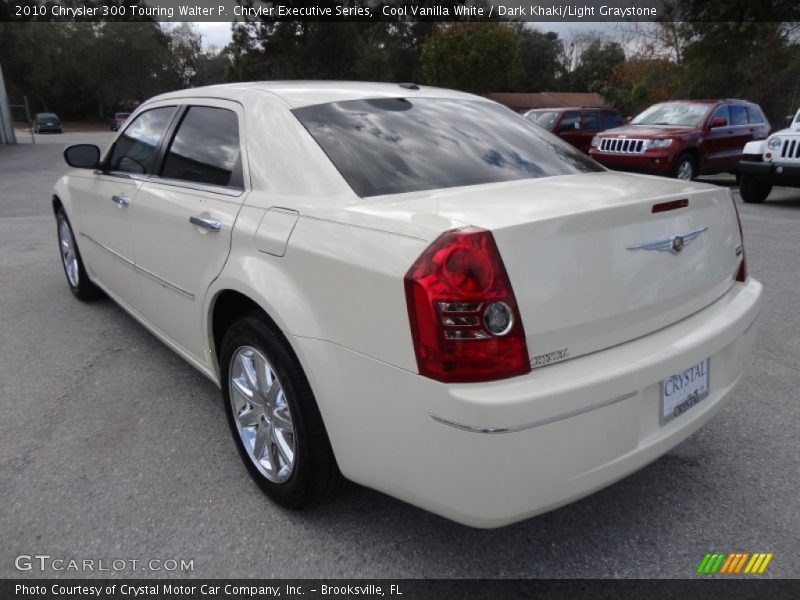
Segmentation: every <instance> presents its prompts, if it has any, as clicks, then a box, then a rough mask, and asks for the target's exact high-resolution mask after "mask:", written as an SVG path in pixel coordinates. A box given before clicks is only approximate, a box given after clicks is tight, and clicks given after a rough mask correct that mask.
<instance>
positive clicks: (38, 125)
mask: <svg viewBox="0 0 800 600" xmlns="http://www.w3.org/2000/svg"><path fill="white" fill-rule="evenodd" d="M33 131H34V132H35V133H48V132H49V133H61V119H59V118H58V116H57V115H56V114H55V113H36V115H35V116H34V117H33Z"/></svg>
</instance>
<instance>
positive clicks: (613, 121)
mask: <svg viewBox="0 0 800 600" xmlns="http://www.w3.org/2000/svg"><path fill="white" fill-rule="evenodd" d="M605 117H606V129H611V128H612V127H619V126H620V125H622V117H621V116H620V114H619V113H606V114H605Z"/></svg>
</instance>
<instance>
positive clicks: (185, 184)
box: [146, 175, 245, 198]
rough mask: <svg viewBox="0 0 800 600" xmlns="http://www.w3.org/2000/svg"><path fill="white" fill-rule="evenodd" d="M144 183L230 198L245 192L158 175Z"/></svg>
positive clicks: (152, 176)
mask: <svg viewBox="0 0 800 600" xmlns="http://www.w3.org/2000/svg"><path fill="white" fill-rule="evenodd" d="M146 181H147V182H148V183H160V184H162V185H169V186H173V187H179V188H185V189H189V190H197V191H198V192H211V193H212V194H222V195H224V196H231V197H232V198H238V197H239V196H241V195H242V194H244V192H245V190H244V189H243V188H231V187H225V186H219V185H210V184H208V183H197V182H194V181H184V180H183V179H169V178H166V177H159V176H158V175H151V176H149V177H148V178H147V179H146Z"/></svg>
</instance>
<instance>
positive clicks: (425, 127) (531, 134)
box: [293, 98, 602, 197]
mask: <svg viewBox="0 0 800 600" xmlns="http://www.w3.org/2000/svg"><path fill="white" fill-rule="evenodd" d="M293 112H294V114H295V115H296V116H297V118H298V119H299V120H300V121H301V122H302V123H303V125H304V126H305V127H306V129H308V131H309V132H310V133H311V135H312V136H313V137H314V138H315V139H316V141H317V143H319V145H320V146H321V147H322V149H323V150H324V151H325V152H326V154H327V155H328V156H329V157H330V159H331V161H332V162H333V163H334V165H335V166H336V168H337V169H338V170H339V171H340V172H341V173H342V175H343V176H344V178H345V179H346V180H347V182H348V183H349V184H350V186H351V187H352V188H353V190H354V191H355V192H356V193H357V194H359V195H360V196H362V197H363V196H375V195H380V194H391V193H400V192H410V191H418V190H428V189H437V188H447V187H455V186H463V185H475V184H482V183H492V182H499V181H512V180H516V179H527V178H534V177H546V176H551V175H566V174H573V173H580V172H586V171H599V170H602V167H600V166H599V165H597V164H596V163H595V162H593V161H592V160H591V159H589V158H587V157H585V156H584V155H583V154H581V153H580V152H578V151H577V150H575V149H574V148H572V147H570V146H566V145H565V144H563V143H562V142H560V141H559V140H557V139H555V138H553V137H551V136H550V135H549V134H547V133H545V132H543V131H542V130H541V129H540V128H539V127H537V126H536V125H534V124H533V123H531V122H530V121H527V120H525V119H523V118H521V117H520V116H518V115H516V114H515V113H513V112H512V111H510V110H508V109H506V108H504V107H501V106H498V105H495V104H492V103H489V102H482V101H473V100H453V99H443V98H415V99H413V100H408V99H405V98H388V99H387V98H383V99H378V100H351V101H346V102H335V103H330V104H320V105H316V106H308V107H303V108H298V109H295V110H294V111H293Z"/></svg>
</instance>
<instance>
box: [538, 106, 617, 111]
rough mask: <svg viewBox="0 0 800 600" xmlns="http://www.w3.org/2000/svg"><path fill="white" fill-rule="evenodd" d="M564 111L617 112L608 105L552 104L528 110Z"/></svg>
mask: <svg viewBox="0 0 800 600" xmlns="http://www.w3.org/2000/svg"><path fill="white" fill-rule="evenodd" d="M545 110H547V111H564V110H601V111H602V110H605V111H608V112H619V111H618V110H617V109H616V108H611V107H610V106H554V107H552V108H549V107H548V108H532V109H530V110H529V111H528V112H538V111H545Z"/></svg>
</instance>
